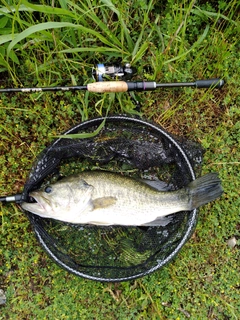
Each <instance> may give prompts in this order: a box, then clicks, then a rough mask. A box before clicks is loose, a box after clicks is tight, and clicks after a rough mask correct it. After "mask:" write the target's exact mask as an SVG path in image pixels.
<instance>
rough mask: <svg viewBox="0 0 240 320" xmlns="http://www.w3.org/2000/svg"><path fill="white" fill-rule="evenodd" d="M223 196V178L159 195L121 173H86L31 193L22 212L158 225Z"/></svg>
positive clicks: (94, 221) (210, 176) (77, 220)
mask: <svg viewBox="0 0 240 320" xmlns="http://www.w3.org/2000/svg"><path fill="white" fill-rule="evenodd" d="M222 193H223V189H222V186H221V180H220V179H219V177H218V174H217V173H208V174H206V175H204V176H202V177H199V178H197V179H195V180H193V181H192V182H190V183H189V184H188V185H187V186H186V187H183V188H181V189H178V190H174V191H159V190H158V189H156V188H155V187H154V186H153V185H152V183H151V184H148V183H145V182H144V181H139V180H136V179H134V178H131V177H128V176H124V175H122V174H121V173H113V172H108V171H99V170H96V171H83V172H82V173H79V174H76V175H70V176H68V177H64V178H63V179H61V180H59V181H57V182H55V183H54V184H52V185H51V184H50V185H46V186H44V187H43V188H40V189H39V190H36V191H33V192H30V194H29V195H30V197H32V198H33V199H34V201H35V202H31V203H30V202H23V203H22V204H21V207H22V208H23V209H24V210H26V211H29V212H31V213H34V214H36V215H38V216H40V217H42V218H51V219H55V220H60V221H64V222H68V223H73V224H84V225H85V224H91V225H98V226H113V225H120V226H158V225H161V219H162V218H163V217H166V216H168V215H171V214H173V213H177V212H181V211H191V210H193V209H195V208H198V207H200V206H202V205H204V204H206V203H209V202H211V201H214V200H215V199H217V198H218V197H220V196H221V194H222Z"/></svg>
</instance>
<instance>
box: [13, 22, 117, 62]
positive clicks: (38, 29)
mask: <svg viewBox="0 0 240 320" xmlns="http://www.w3.org/2000/svg"><path fill="white" fill-rule="evenodd" d="M59 28H75V29H80V30H81V31H83V32H85V33H90V34H92V35H94V36H95V37H96V38H98V39H99V40H100V41H101V42H103V43H104V44H106V45H108V46H109V47H115V45H113V43H112V42H110V41H109V40H107V39H106V38H105V37H104V36H103V35H102V34H100V33H99V32H97V31H94V30H92V29H90V28H86V27H84V26H82V25H76V24H73V23H70V22H44V23H40V24H37V25H34V26H31V27H29V28H27V29H26V30H24V31H23V32H21V33H20V34H18V35H17V36H16V37H15V38H14V39H13V40H12V41H11V43H10V44H9V46H8V48H7V55H8V56H9V53H10V51H11V50H12V49H13V48H14V46H15V45H16V44H17V43H19V42H20V41H21V40H23V39H25V38H27V37H29V36H31V35H32V34H34V33H36V32H41V31H44V30H48V29H59ZM118 49H119V50H120V51H121V48H118Z"/></svg>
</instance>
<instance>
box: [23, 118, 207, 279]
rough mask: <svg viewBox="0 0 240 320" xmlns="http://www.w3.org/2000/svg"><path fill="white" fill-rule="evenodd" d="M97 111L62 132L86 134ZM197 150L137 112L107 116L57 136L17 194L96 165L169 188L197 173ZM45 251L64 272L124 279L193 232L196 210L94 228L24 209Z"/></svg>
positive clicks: (166, 255)
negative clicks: (158, 221) (155, 221)
mask: <svg viewBox="0 0 240 320" xmlns="http://www.w3.org/2000/svg"><path fill="white" fill-rule="evenodd" d="M103 120H104V118H95V119H92V120H89V121H86V122H83V123H81V124H79V125H77V126H75V127H74V128H72V129H70V130H68V131H67V132H66V133H65V134H74V133H91V132H94V131H95V130H96V129H97V128H98V127H99V125H100V124H101V123H102V121H103ZM202 155H203V150H202V148H201V146H200V145H199V144H197V143H194V142H191V141H188V140H185V139H182V138H179V137H173V136H171V135H170V134H169V133H167V132H166V131H164V130H163V129H162V128H161V127H160V126H157V125H155V124H152V123H149V122H146V121H144V120H142V119H138V118H131V117H127V116H111V117H107V118H106V119H105V125H104V127H103V129H102V130H101V131H100V132H99V134H97V135H95V136H94V137H91V138H85V139H69V138H59V139H57V140H56V141H55V142H53V143H52V144H51V145H50V146H49V147H47V148H46V149H45V150H44V151H43V152H42V153H41V154H40V156H39V157H38V159H37V161H36V162H35V164H34V166H33V168H32V171H31V173H30V176H29V179H28V181H27V182H26V184H25V188H24V192H23V194H24V197H25V200H27V199H28V194H29V192H30V191H33V190H35V189H38V188H39V187H40V186H42V185H43V184H45V183H52V182H54V181H56V180H57V179H58V178H59V176H67V175H69V174H73V173H79V172H81V171H83V170H94V169H98V170H99V169H102V170H108V171H114V172H121V173H122V174H125V175H127V176H131V177H134V178H142V179H148V180H153V181H154V180H157V181H160V182H161V183H160V186H161V187H160V188H162V190H165V191H166V190H176V189H179V188H181V187H183V186H185V185H187V184H188V183H189V182H190V181H192V180H194V179H195V176H196V175H198V174H199V173H200V170H201V162H202ZM27 214H28V217H29V219H30V221H31V223H32V225H33V228H34V230H35V232H36V235H37V238H38V240H39V241H40V243H41V244H42V245H43V247H44V249H45V250H46V251H47V252H48V254H49V255H50V256H51V257H52V258H53V259H54V261H55V262H57V263H58V264H59V265H60V266H62V267H64V268H65V269H67V270H68V271H70V272H72V273H74V274H76V275H78V276H82V277H85V278H88V279H93V280H99V281H125V280H130V279H134V278H137V277H141V276H144V275H146V274H149V273H151V272H153V271H154V270H157V269H159V268H160V267H162V266H164V265H165V264H166V263H167V262H169V261H170V260H171V259H172V258H173V257H175V256H176V254H177V253H178V251H179V250H180V249H181V247H182V246H183V245H184V243H185V242H186V241H187V240H188V238H189V237H190V236H191V234H192V232H193V231H194V228H195V225H196V221H197V210H192V211H190V212H182V213H178V214H173V215H171V216H168V217H167V218H166V220H165V223H164V219H163V223H162V225H160V226H157V227H123V226H108V227H99V226H91V225H78V224H69V223H66V222H60V221H57V220H53V219H46V218H41V217H39V216H36V215H34V214H31V213H29V212H27Z"/></svg>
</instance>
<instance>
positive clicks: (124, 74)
mask: <svg viewBox="0 0 240 320" xmlns="http://www.w3.org/2000/svg"><path fill="white" fill-rule="evenodd" d="M136 73H137V69H136V68H134V67H132V66H131V64H130V63H125V64H124V65H122V64H120V63H113V64H112V65H106V64H103V63H99V64H97V65H96V66H95V67H93V68H92V76H93V79H94V80H95V81H97V82H100V81H105V80H131V79H132V77H133V76H134V75H135V74H136Z"/></svg>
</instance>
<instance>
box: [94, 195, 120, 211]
mask: <svg viewBox="0 0 240 320" xmlns="http://www.w3.org/2000/svg"><path fill="white" fill-rule="evenodd" d="M116 202H117V198H115V197H102V198H97V199H94V200H93V210H95V209H103V208H107V207H110V206H112V205H114V204H115V203H116Z"/></svg>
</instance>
